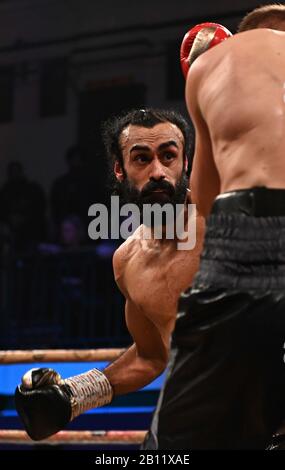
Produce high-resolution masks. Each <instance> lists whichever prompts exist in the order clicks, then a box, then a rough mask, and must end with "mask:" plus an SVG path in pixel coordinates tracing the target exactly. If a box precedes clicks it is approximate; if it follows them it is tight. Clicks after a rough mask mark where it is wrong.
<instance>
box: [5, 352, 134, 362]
mask: <svg viewBox="0 0 285 470" xmlns="http://www.w3.org/2000/svg"><path fill="white" fill-rule="evenodd" d="M124 351H125V349H118V348H114V349H33V350H7V351H3V350H2V351H0V364H23V363H32V362H93V361H94V362H95V361H98V362H100V361H114V360H115V359H118V357H120V356H121V354H123V352H124Z"/></svg>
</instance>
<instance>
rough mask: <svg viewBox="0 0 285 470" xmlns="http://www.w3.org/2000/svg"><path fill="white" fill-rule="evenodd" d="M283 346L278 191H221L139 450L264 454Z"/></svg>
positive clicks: (283, 391)
mask: <svg viewBox="0 0 285 470" xmlns="http://www.w3.org/2000/svg"><path fill="white" fill-rule="evenodd" d="M284 344H285V190H275V189H266V188H252V189H249V190H243V191H235V192H231V193H225V194H223V195H221V196H219V197H218V198H217V199H216V201H215V202H214V205H213V209H212V212H211V215H210V216H209V218H208V220H207V229H206V237H205V242H204V249H203V253H202V256H201V264H200V269H199V272H198V273H197V275H196V277H195V279H194V284H193V287H192V290H191V291H190V293H188V294H187V293H185V294H184V295H183V296H182V298H181V303H180V310H179V313H178V318H177V322H176V327H175V331H174V334H173V339H172V351H171V359H170V364H169V368H168V375H167V378H166V381H165V384H164V387H163V390H162V392H161V395H160V397H159V401H158V405H157V409H156V411H155V413H154V416H153V421H152V425H151V429H150V431H149V433H148V435H147V437H146V439H145V442H144V444H143V447H142V448H143V449H179V450H186V449H187V450H188V449H189V450H190V449H265V448H270V444H271V437H272V435H273V434H274V433H275V432H276V430H277V429H278V427H279V426H280V425H281V424H282V421H283V420H284V418H285V362H284V357H285V349H284ZM278 439H279V442H282V437H281V438H280V436H279V437H278ZM283 441H284V439H283ZM271 447H272V448H273V447H274V445H272V446H271ZM284 447H285V446H284ZM275 448H276V447H275ZM281 448H282V447H281Z"/></svg>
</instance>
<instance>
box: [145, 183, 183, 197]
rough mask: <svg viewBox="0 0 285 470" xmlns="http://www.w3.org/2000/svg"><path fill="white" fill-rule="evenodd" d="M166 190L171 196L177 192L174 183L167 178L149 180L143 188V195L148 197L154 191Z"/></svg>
mask: <svg viewBox="0 0 285 470" xmlns="http://www.w3.org/2000/svg"><path fill="white" fill-rule="evenodd" d="M157 190H161V191H165V192H166V193H167V194H168V195H169V196H173V195H174V193H175V188H174V186H173V185H172V184H170V183H168V181H165V180H159V181H149V182H148V183H147V184H146V185H145V186H144V187H143V188H142V190H141V197H142V198H144V197H148V196H150V195H151V194H152V193H153V191H157Z"/></svg>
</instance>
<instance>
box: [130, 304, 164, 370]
mask: <svg viewBox="0 0 285 470" xmlns="http://www.w3.org/2000/svg"><path fill="white" fill-rule="evenodd" d="M125 316H126V324H127V327H128V330H129V332H130V334H131V336H132V338H133V340H134V342H135V344H136V349H137V354H138V356H139V357H141V358H143V359H144V360H149V361H151V362H154V361H157V362H160V363H163V364H165V363H166V362H167V359H168V347H167V345H166V344H165V342H164V341H163V338H162V335H161V332H160V331H159V329H158V327H157V326H156V325H155V324H154V323H153V322H152V321H151V320H150V319H149V318H148V317H147V316H146V315H145V314H144V313H143V312H142V311H141V309H140V308H138V307H137V306H136V305H135V304H134V302H132V301H131V300H130V299H127V301H126V307H125Z"/></svg>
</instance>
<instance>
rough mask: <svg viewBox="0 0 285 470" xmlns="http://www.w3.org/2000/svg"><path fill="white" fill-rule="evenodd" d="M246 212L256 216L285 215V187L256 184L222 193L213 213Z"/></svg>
mask: <svg viewBox="0 0 285 470" xmlns="http://www.w3.org/2000/svg"><path fill="white" fill-rule="evenodd" d="M221 213H226V214H234V213H239V214H244V215H250V216H254V217H270V216H273V217H274V216H278V217H280V216H285V189H275V188H266V187H265V186H256V187H253V188H249V189H239V190H236V191H229V192H226V193H222V194H220V195H219V196H218V197H217V198H216V199H215V201H214V203H213V206H212V211H211V214H221Z"/></svg>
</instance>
